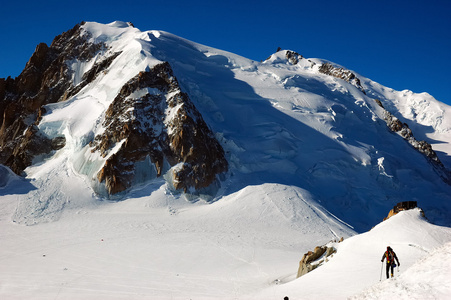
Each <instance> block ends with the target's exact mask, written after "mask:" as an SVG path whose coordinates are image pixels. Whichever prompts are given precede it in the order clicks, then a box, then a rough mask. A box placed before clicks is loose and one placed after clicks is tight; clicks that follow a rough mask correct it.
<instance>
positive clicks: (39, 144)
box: [0, 24, 103, 174]
mask: <svg viewBox="0 0 451 300" xmlns="http://www.w3.org/2000/svg"><path fill="white" fill-rule="evenodd" d="M81 25H82V24H79V25H77V26H75V27H74V28H73V29H71V30H69V31H67V32H65V33H63V34H61V35H59V36H57V37H56V38H55V39H54V40H53V42H52V44H51V45H50V47H48V46H47V45H46V44H44V43H41V44H39V45H38V46H37V47H36V50H35V52H34V53H33V55H32V56H31V58H30V60H29V61H28V62H27V64H26V66H25V68H24V70H23V71H22V73H21V74H20V75H19V76H18V77H17V78H15V79H11V78H10V77H8V78H7V79H6V80H5V79H1V80H0V96H1V98H0V116H1V119H0V122H1V127H0V149H1V155H0V163H1V164H4V165H7V166H8V167H10V168H11V170H13V171H14V172H15V173H17V174H22V172H23V170H24V169H25V168H26V167H28V166H30V165H31V163H32V160H33V158H34V157H35V156H37V155H41V154H48V153H50V152H51V151H52V150H57V149H59V148H61V147H64V143H65V142H64V137H63V136H61V137H57V138H56V140H55V141H52V140H50V139H48V138H46V137H45V135H43V134H41V133H39V132H38V130H37V127H36V125H37V124H39V121H40V118H41V116H42V114H43V113H45V108H44V107H43V106H44V105H46V104H49V103H55V102H58V101H60V100H62V99H63V97H64V94H65V93H66V91H67V90H68V89H69V88H70V87H71V86H72V74H71V71H70V68H69V66H68V63H67V62H68V61H70V60H73V59H79V60H82V61H87V60H89V59H91V58H92V57H93V56H94V54H95V53H96V52H97V51H98V50H99V49H100V48H102V47H103V45H102V44H90V43H87V42H86V41H87V38H88V37H87V36H83V35H81V29H80V28H81Z"/></svg>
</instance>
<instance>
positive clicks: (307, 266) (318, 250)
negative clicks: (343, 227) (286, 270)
mask: <svg viewBox="0 0 451 300" xmlns="http://www.w3.org/2000/svg"><path fill="white" fill-rule="evenodd" d="M342 241H343V238H341V239H340V241H339V242H342ZM336 252H337V250H336V249H335V248H334V247H333V246H326V245H324V246H317V247H315V249H314V250H313V251H309V252H307V253H305V254H304V256H303V257H302V259H301V261H300V262H299V268H298V274H297V276H296V278H299V277H301V276H303V275H305V274H307V273H308V272H311V271H313V270H315V269H316V268H318V267H319V266H321V265H322V264H324V263H326V262H327V261H328V260H329V257H331V256H332V255H333V254H334V253H336Z"/></svg>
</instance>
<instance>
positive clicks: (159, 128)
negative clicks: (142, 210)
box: [91, 62, 228, 194]
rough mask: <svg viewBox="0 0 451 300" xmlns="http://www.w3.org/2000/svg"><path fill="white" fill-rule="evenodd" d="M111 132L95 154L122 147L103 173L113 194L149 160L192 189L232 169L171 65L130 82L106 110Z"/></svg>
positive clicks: (97, 142)
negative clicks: (137, 165) (169, 168)
mask: <svg viewBox="0 0 451 300" xmlns="http://www.w3.org/2000/svg"><path fill="white" fill-rule="evenodd" d="M104 126H105V128H106V130H105V131H104V132H103V133H102V134H101V135H98V136H96V137H95V138H94V141H93V142H92V143H91V147H93V148H92V151H93V152H95V151H99V152H100V153H101V155H102V156H103V157H105V156H106V155H108V153H109V152H110V151H111V150H112V149H113V148H114V146H115V145H117V143H119V142H120V143H122V144H121V147H120V149H119V151H117V152H115V154H114V155H112V156H111V157H110V158H108V160H107V161H106V163H105V165H104V167H103V168H102V169H101V171H100V172H99V173H98V176H97V178H98V180H99V181H101V182H105V185H106V187H107V191H108V193H110V194H114V193H117V192H121V191H123V190H125V189H127V188H129V187H130V186H131V185H132V183H133V180H134V174H135V172H134V171H135V170H134V169H135V163H136V162H139V161H143V160H145V159H146V158H149V159H150V161H151V162H152V163H153V165H154V166H155V169H156V173H157V176H161V175H162V172H163V165H164V161H167V162H168V163H169V164H170V166H175V165H178V166H177V168H174V172H173V174H172V176H173V178H172V182H173V183H174V187H175V188H176V189H183V190H184V191H187V190H188V189H190V188H194V189H200V188H203V187H207V186H209V185H210V184H211V183H212V182H213V181H214V180H215V179H216V175H217V174H219V173H222V172H225V171H227V168H228V164H227V160H226V159H225V157H224V151H223V149H222V147H221V146H220V145H219V143H218V142H217V140H216V139H215V138H214V136H213V133H212V132H211V131H210V129H209V128H208V126H207V125H206V123H205V122H204V120H203V119H202V116H201V115H200V113H199V112H198V111H197V110H196V108H195V107H194V105H193V104H192V102H191V101H190V99H189V98H188V96H187V95H186V94H185V93H183V92H181V90H180V87H179V84H178V82H177V79H176V78H175V77H174V75H173V72H172V69H171V67H170V65H169V63H167V62H166V63H162V64H159V65H156V66H155V67H153V68H152V69H151V70H149V71H146V72H141V73H140V74H138V75H137V76H135V77H134V78H132V79H131V80H130V81H129V82H128V83H127V84H125V85H124V86H123V87H122V89H121V91H120V93H119V94H118V96H117V97H116V99H114V101H113V103H112V104H111V105H110V107H109V108H108V110H107V112H106V117H105V121H104Z"/></svg>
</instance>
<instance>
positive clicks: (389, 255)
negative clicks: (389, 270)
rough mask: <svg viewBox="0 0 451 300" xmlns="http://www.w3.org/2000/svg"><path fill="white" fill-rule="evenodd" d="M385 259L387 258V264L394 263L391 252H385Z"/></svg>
mask: <svg viewBox="0 0 451 300" xmlns="http://www.w3.org/2000/svg"><path fill="white" fill-rule="evenodd" d="M385 257H386V258H387V263H388V264H392V263H394V255H393V251H387V252H385Z"/></svg>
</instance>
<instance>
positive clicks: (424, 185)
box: [0, 22, 451, 299]
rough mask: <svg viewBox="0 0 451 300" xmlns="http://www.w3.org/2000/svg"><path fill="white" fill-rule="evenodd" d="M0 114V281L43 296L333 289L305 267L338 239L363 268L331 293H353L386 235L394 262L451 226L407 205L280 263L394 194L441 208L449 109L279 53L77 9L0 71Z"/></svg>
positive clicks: (450, 207)
mask: <svg viewBox="0 0 451 300" xmlns="http://www.w3.org/2000/svg"><path fill="white" fill-rule="evenodd" d="M0 112H1V113H2V114H1V115H2V119H1V122H2V127H1V129H0V147H1V155H0V162H1V163H2V164H3V165H5V166H7V167H8V168H7V167H3V166H2V165H0V201H1V202H0V204H1V209H0V224H2V227H3V228H4V229H0V234H1V235H2V237H3V240H4V242H3V243H2V245H1V246H0V251H1V252H0V259H2V260H3V261H4V262H5V261H6V260H7V261H8V264H6V267H5V268H4V269H3V270H5V271H3V272H2V271H0V284H1V283H2V282H5V284H3V285H2V286H1V289H0V295H2V294H3V295H6V296H12V295H15V294H16V293H19V294H20V291H21V290H22V287H23V286H22V283H21V282H22V279H27V280H28V279H29V278H30V277H33V275H38V274H40V275H39V276H38V277H39V278H37V279H34V281H33V283H31V286H35V287H36V289H37V290H39V295H41V296H42V297H44V298H45V297H47V296H53V297H54V296H55V291H57V290H59V291H63V293H62V295H61V297H62V298H75V299H76V298H77V297H79V298H83V296H86V297H94V295H97V296H98V295H100V298H102V297H103V298H105V299H107V298H108V299H111V297H110V296H112V295H116V296H117V298H125V297H127V296H130V295H133V296H136V295H143V296H142V298H146V297H149V296H150V297H154V298H190V297H193V298H196V299H202V298H206V299H208V298H224V299H230V297H232V298H242V297H244V298H246V297H250V298H253V297H256V298H255V299H265V298H271V296H275V295H277V297H279V296H281V295H282V293H285V292H286V293H287V294H289V295H297V297H303V296H305V298H315V297H316V298H318V297H323V296H328V295H329V296H330V295H331V294H328V295H325V294H323V293H327V292H330V293H331V292H332V291H333V289H332V290H323V291H322V292H321V293H316V292H315V291H314V290H313V289H314V288H317V289H322V287H321V285H319V284H315V282H318V281H322V279H321V278H325V277H327V276H329V277H330V281H333V280H335V279H334V274H335V275H336V274H337V272H338V271H334V268H336V269H340V268H348V266H349V260H351V259H352V257H355V255H360V254H358V253H357V254H356V253H353V252H351V253H353V254H352V255H350V254H344V253H346V252H347V251H343V250H344V249H347V247H350V245H352V247H360V250H356V251H357V252H359V253H360V252H362V251H364V252H365V255H360V256H361V257H360V256H359V257H360V259H362V260H363V261H364V265H366V264H368V265H371V267H369V269H368V268H365V270H363V269H362V270H361V268H360V269H359V268H357V267H355V268H354V267H351V271H353V272H354V275H353V276H359V278H360V279H361V280H359V281H357V282H356V283H355V285H353V286H351V287H349V288H348V289H346V290H343V291H342V292H341V293H339V294H337V295H338V298H340V299H341V298H343V297H344V298H345V297H348V296H351V295H354V294H357V293H359V292H362V293H364V294H362V297H363V296H364V295H366V296H368V293H370V292H364V291H363V289H364V288H369V287H370V286H371V285H372V284H373V283H376V281H377V280H376V281H375V282H371V280H369V276H370V275H369V273H368V272H369V270H371V272H372V273H376V275H375V276H376V279H378V270H377V268H378V267H379V264H378V256H381V255H382V252H383V250H384V248H385V247H386V244H387V243H391V244H393V245H394V248H395V250H396V249H400V252H401V253H400V254H401V255H400V254H398V255H399V256H401V257H404V258H408V261H407V262H406V263H405V264H404V263H403V265H404V266H406V267H409V266H411V265H413V264H414V263H415V261H416V260H418V259H419V258H421V254H422V253H423V252H424V253H426V252H429V251H430V250H432V248H433V247H438V246H440V245H443V244H444V243H445V242H448V241H450V240H451V237H450V233H449V228H447V227H438V226H434V225H431V224H429V223H427V222H426V221H425V220H423V219H421V218H420V217H418V218H417V216H416V213H415V212H405V213H402V214H400V215H399V216H395V217H393V220H392V218H391V219H390V220H388V221H386V222H384V223H383V224H380V225H378V226H376V228H374V229H373V230H372V231H370V232H368V233H365V234H362V235H357V236H354V237H353V238H350V239H347V240H345V241H344V242H343V243H340V244H334V247H335V248H336V249H337V250H338V252H337V255H336V259H333V260H331V262H330V263H328V264H326V266H324V267H320V268H318V270H315V271H314V272H311V273H309V274H307V275H306V276H304V277H305V278H304V277H302V278H299V279H297V280H294V279H295V274H296V271H297V270H296V268H297V262H298V261H299V259H300V258H301V257H302V254H303V253H304V252H306V251H308V250H311V249H312V248H313V247H315V246H316V245H321V244H325V243H327V242H329V241H331V240H338V239H339V238H340V237H345V238H348V237H350V236H353V235H356V234H357V233H362V232H364V231H367V230H369V229H370V228H372V227H373V226H375V225H376V224H378V223H379V222H380V221H382V219H383V218H384V217H385V216H386V215H387V213H388V211H389V210H390V209H391V208H392V207H393V206H394V205H395V204H396V203H398V202H401V201H417V202H418V205H419V206H420V207H421V208H422V209H423V210H424V211H425V213H426V216H427V218H428V219H429V221H431V222H432V223H435V224H437V225H441V226H450V225H451V217H450V216H451V214H450V211H451V175H450V171H449V169H450V168H451V107H449V106H447V105H445V104H443V103H441V102H439V101H437V100H435V99H434V98H433V97H432V96H430V95H429V94H426V93H423V94H415V93H412V92H410V91H395V90H393V89H390V88H387V87H384V86H382V85H380V84H378V83H376V82H374V81H371V80H370V79H367V78H365V77H363V76H361V75H360V74H358V73H356V72H354V71H351V70H347V69H346V68H345V67H342V66H339V65H336V64H334V63H332V62H329V61H325V60H322V59H314V58H310V59H309V58H304V57H302V56H301V55H300V54H298V53H296V52H294V51H289V50H280V51H277V52H276V53H274V54H272V55H271V56H269V57H268V58H267V59H266V60H263V61H261V62H257V61H252V60H249V59H247V58H244V57H241V56H238V55H235V54H232V53H229V52H225V51H221V50H218V49H214V48H211V47H208V46H204V45H200V44H197V43H195V42H191V41H188V40H185V39H183V38H180V37H177V36H174V35H172V34H170V33H166V32H162V31H146V32H142V31H140V30H138V29H137V28H134V27H133V25H132V24H131V23H124V22H113V23H111V24H99V23H93V22H88V23H82V24H79V25H77V26H75V27H74V28H73V29H71V30H69V31H67V32H65V33H63V34H62V35H60V36H58V37H56V38H55V40H54V42H53V43H52V45H50V46H47V45H45V44H40V45H39V46H38V47H37V48H36V51H35V53H34V54H33V56H32V57H31V59H30V61H29V62H28V63H27V66H26V67H25V69H24V71H23V72H22V74H21V75H20V76H19V77H18V78H16V79H11V78H8V79H1V80H0ZM11 170H12V171H14V172H15V173H17V174H18V175H22V176H18V175H15V174H14V173H13V172H12V171H11ZM412 218H413V219H412ZM396 220H398V221H396ZM11 221H12V223H11ZM49 221H50V222H49ZM51 221H57V222H51ZM47 222H49V223H47ZM16 224H24V225H34V224H39V225H38V226H32V227H24V226H17V225H16ZM379 227H381V228H384V229H379ZM409 228H410V229H409ZM391 231H396V232H398V233H397V234H396V235H395V236H393V237H390V238H386V237H385V235H390V236H392V234H391V233H390V232H391ZM412 231H414V232H416V235H413V234H412ZM365 235H367V237H364V236H365ZM17 236H22V237H23V241H22V242H20V241H18V240H17V239H16V238H15V237H17ZM368 236H370V237H368ZM426 236H431V237H430V238H429V237H428V238H426ZM41 237H43V238H42V239H41ZM55 239H61V240H60V241H55ZM99 241H101V242H99ZM128 241H129V242H130V243H129V242H128ZM369 241H372V242H371V243H369ZM54 243H56V244H55V246H51V244H54ZM432 244H433V245H432ZM347 245H349V246H347ZM364 245H365V246H364ZM396 245H399V247H396ZM412 245H413V246H412ZM428 245H429V246H428ZM378 246H380V249H379V248H377V247H378ZM417 246H418V247H420V248H425V247H426V248H427V249H428V250H427V251H426V252H425V251H423V252H421V251H418V250H415V249H419V248H418V247H417ZM30 247H31V248H30ZM365 247H366V248H365ZM27 248H30V250H25V249H27ZM363 248H365V249H366V250H362V249H363ZM448 248H449V247H448ZM448 248H446V249H448ZM446 249H445V250H446ZM43 251H44V252H46V253H41V252H43ZM115 251H118V254H116V253H115ZM340 252H341V253H340ZM373 252H374V253H373ZM376 252H377V253H376ZM379 252H381V253H379ZM77 253H78V254H77ZM373 254H374V255H376V258H375V263H376V264H375V265H374V266H373V265H372V263H373V262H372V261H371V262H370V259H372V258H370V256H371V255H373ZM43 255H45V260H46V261H44V258H43ZM37 256H39V258H37ZM339 257H341V258H339ZM401 257H400V258H401ZM148 259H150V261H148ZM40 260H42V262H41V261H40ZM401 260H402V258H401ZM49 261H50V264H48V262H49ZM86 261H88V262H89V263H86ZM112 261H115V263H112V264H111V265H109V264H108V263H110V262H112ZM333 261H335V263H334V262H333ZM18 265H19V266H20V267H21V269H19V271H14V270H15V269H16V267H17V266H18ZM41 268H43V270H44V271H42V272H41V271H39V272H38V271H37V270H38V269H41ZM328 268H332V271H330V272H329V273H327V272H328V271H327V270H328ZM418 268H420V269H421V265H420V266H419V267H418ZM373 269H375V270H373ZM21 270H27V271H26V272H27V274H29V275H25V272H22V271H21ZM61 270H63V271H61ZM321 270H323V271H321ZM66 271H67V272H66ZM15 272H16V273H15ZM323 272H326V273H323ZM60 273H61V274H60ZM11 274H16V275H14V276H13V275H11ZM43 274H45V275H43ZM58 274H59V275H58ZM315 274H316V275H315ZM60 275H61V276H62V277H61V278H62V279H61V280H62V281H58V280H56V278H58V276H60ZM110 275H111V276H110ZM326 275H327V276H326ZM373 275H374V274H373ZM80 276H81V278H82V279H81V280H77V278H80ZM127 276H128V277H127ZM406 276H407V275H406ZM83 278H84V279H83ZM103 278H106V279H103ZM125 278H128V279H125ZM141 278H146V280H144V279H141ZM309 278H310V279H309ZM351 278H354V277H351ZM407 279H408V278H407ZM124 280H125V282H124ZM140 280H141V281H140ZM309 280H310V281H309ZM328 280H329V279H328ZM136 281H138V282H136ZM48 282H52V283H50V285H49V284H48ZM149 282H150V284H149ZM304 284H306V285H308V286H310V287H312V288H311V290H309V292H308V293H309V294H308V295H307V296H306V295H302V294H300V293H301V291H300V290H301V289H302V290H303V291H305V286H304ZM340 284H346V283H345V281H337V282H336V285H335V286H334V289H335V290H336V289H337V288H339V285H340ZM66 285H67V286H70V287H69V288H68V289H64V288H63V286H66ZM43 286H47V287H49V290H48V291H45V290H43V289H42V287H43ZM131 287H136V288H137V289H135V290H134V292H131V290H132V288H131ZM174 287H176V288H174ZM71 289H73V290H71ZM298 289H299V293H298V292H297V290H298ZM374 289H375V291H377V290H378V289H379V287H375V288H374ZM75 290H77V291H79V292H80V291H83V292H82V293H81V294H80V295H77V293H75V292H73V291H75ZM32 293H33V288H28V289H24V291H23V293H22V294H20V296H18V297H17V298H19V299H21V298H27V297H28V296H30V295H31V294H32ZM133 293H136V294H133ZM165 293H168V294H165ZM215 293H216V294H215ZM365 293H366V294H365ZM378 293H380V294H381V295H382V294H383V292H381V291H379V292H378ZM58 294H60V292H58ZM64 294H65V296H64ZM309 295H310V296H309ZM277 297H276V298H277ZM326 298H327V297H326Z"/></svg>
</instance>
